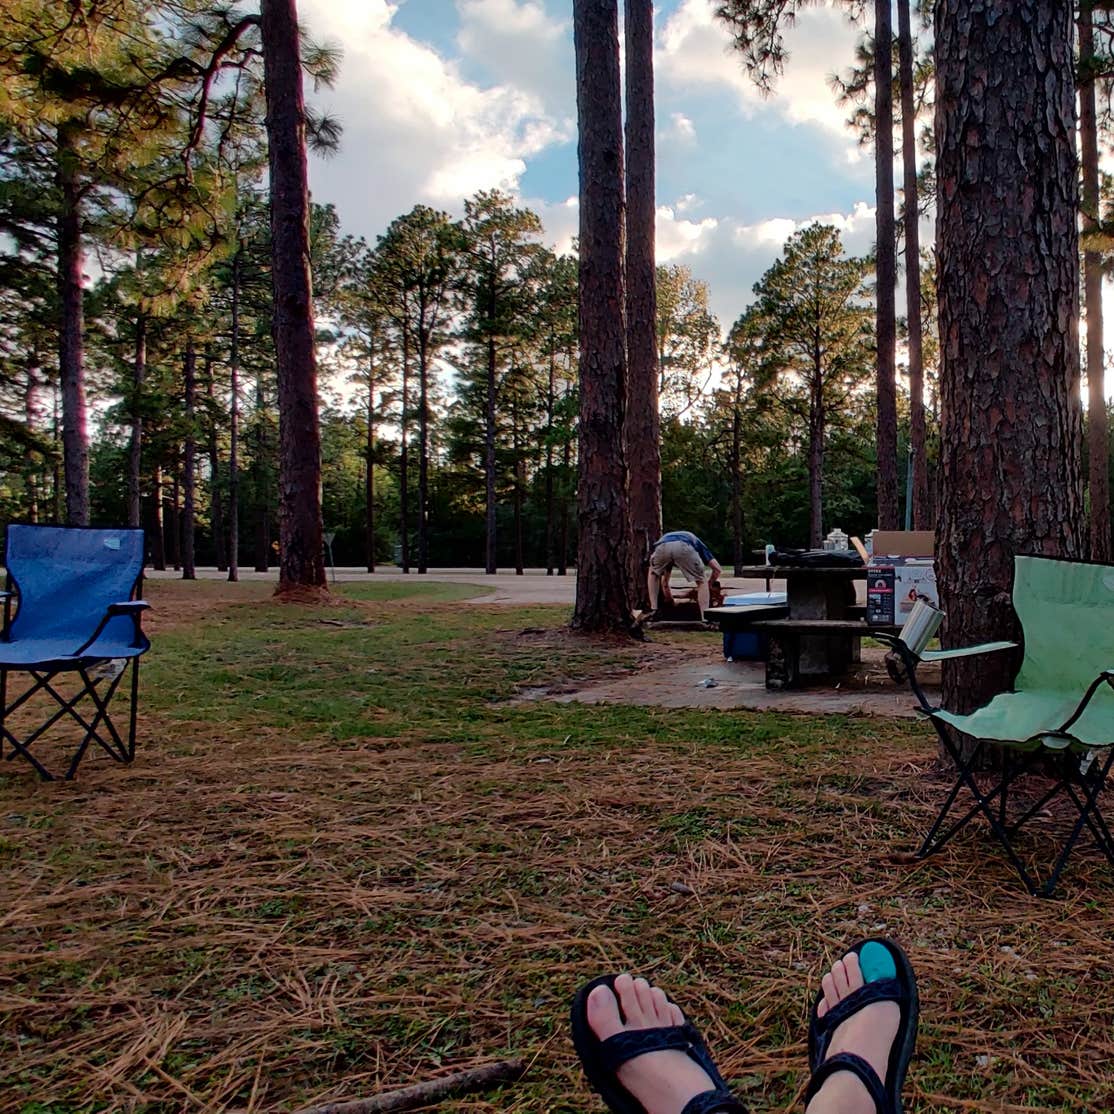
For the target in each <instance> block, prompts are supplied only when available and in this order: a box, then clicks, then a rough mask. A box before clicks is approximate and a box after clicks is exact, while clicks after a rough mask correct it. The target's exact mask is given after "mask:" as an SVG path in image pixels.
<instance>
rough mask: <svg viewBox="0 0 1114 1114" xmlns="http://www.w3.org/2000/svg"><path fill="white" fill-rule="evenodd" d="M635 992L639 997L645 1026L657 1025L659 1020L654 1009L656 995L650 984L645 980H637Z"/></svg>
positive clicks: (639, 1005)
mask: <svg viewBox="0 0 1114 1114" xmlns="http://www.w3.org/2000/svg"><path fill="white" fill-rule="evenodd" d="M634 992H635V994H636V995H637V997H638V1008H639V1010H640V1011H641V1013H642V1023H643V1024H644V1025H654V1024H656V1023H657V1018H656V1010H655V1008H654V995H653V991H652V990H651V988H650V984H649V983H648V982H647V981H646V980H645V979H641V978H639V979H635V980H634Z"/></svg>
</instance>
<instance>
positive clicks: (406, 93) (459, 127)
mask: <svg viewBox="0 0 1114 1114" xmlns="http://www.w3.org/2000/svg"><path fill="white" fill-rule="evenodd" d="M302 7H303V18H304V19H305V22H306V24H307V26H308V27H309V28H310V30H311V31H312V33H313V34H314V35H315V37H317V38H320V39H325V40H333V41H338V42H341V43H343V44H344V59H343V62H342V64H341V71H340V78H339V81H338V83H337V87H336V88H335V89H334V90H332V91H325V92H323V93H321V94H320V95H318V96H316V97H315V98H314V99H315V100H316V102H317V103H318V104H319V105H320V106H321V107H323V108H325V109H327V110H329V111H331V112H332V113H334V114H335V115H337V116H338V117H340V119H341V121H342V123H343V125H344V135H343V137H342V140H341V150H340V152H339V154H338V155H336V156H335V157H334V158H333V159H331V160H328V161H322V160H318V159H314V160H313V161H312V164H311V169H310V185H311V188H312V189H313V191H314V194H315V196H316V197H318V198H319V199H321V200H328V201H331V202H333V203H334V204H336V205H337V207H338V209H339V210H340V212H341V214H342V219H343V220H344V223H345V226H346V228H349V229H350V230H351V231H353V232H356V233H359V234H362V235H364V236H366V237H368V238H369V239H373V238H374V236H375V234H376V233H378V232H380V231H382V229H383V228H384V227H385V226H386V224H387V223H388V222H389V221H390V220H392V219H393V218H394V217H396V216H398V215H399V214H400V213H403V212H406V211H407V210H409V209H410V208H411V207H412V206H413V205H415V204H417V203H419V202H421V203H425V204H430V205H435V206H438V207H444V208H452V209H459V207H460V205H461V201H462V199H463V198H464V197H466V196H468V195H470V194H472V193H475V192H476V190H478V189H493V188H501V189H505V190H511V191H513V190H516V189H517V187H518V183H519V180H520V179H521V176H522V174H523V172H524V171H525V169H526V160H527V159H529V158H530V157H531V156H533V155H536V154H538V153H539V152H540V151H543V150H544V149H545V148H546V147H548V146H549V145H551V144H554V143H559V142H564V141H566V140H567V139H568V137H569V134H570V131H569V129H570V127H571V122H570V121H568V120H565V119H562V118H560V117H558V116H555V115H553V114H551V113H547V112H546V111H545V109H544V107H543V104H542V101H541V99H540V97H539V95H537V92H536V91H532V90H531V89H529V88H524V87H519V86H517V85H516V84H512V83H509V82H508V83H501V84H494V85H490V86H487V87H481V86H480V85H478V84H476V83H475V82H472V81H469V80H467V79H466V78H465V77H464V76H463V75H462V73H461V70H460V67H459V65H458V64H457V63H456V62H455V61H452V60H449V59H446V58H444V57H442V56H441V55H440V54H438V52H437V51H436V50H435V49H434V48H433V47H432V46H429V45H427V44H425V43H422V42H419V41H416V40H415V39H413V38H411V37H410V36H409V35H407V34H405V33H404V32H403V31H401V30H400V29H398V28H397V27H395V26H394V25H393V22H392V20H393V17H394V15H395V13H396V11H397V10H398V5H397V4H389V3H386V2H385V0H303V5H302ZM462 7H463V9H464V12H465V13H466V14H467V16H468V18H467V19H466V20H465V27H466V28H467V27H473V28H475V27H477V26H478V23H477V21H480V22H482V21H483V20H485V19H492V18H495V17H505V18H507V19H508V20H509V24H510V26H509V30H508V34H512V33H514V34H518V35H519V36H520V38H519V46H520V48H521V49H520V54H522V53H524V52H525V45H524V43H525V40H524V39H522V37H521V36H523V35H528V34H530V33H533V34H534V36H535V37H534V40H533V41H534V45H535V48H536V49H539V50H540V49H541V47H542V46H544V44H545V43H546V42H548V41H549V38H550V37H552V35H554V34H555V33H557V32H559V31H560V28H559V27H558V26H557V25H555V24H551V23H547V22H546V21H545V20H544V12H542V11H541V9H539V8H538V7H537V5H536V4H532V3H524V4H519V3H516V2H515V0H462ZM469 20H471V22H469ZM555 28H556V31H555Z"/></svg>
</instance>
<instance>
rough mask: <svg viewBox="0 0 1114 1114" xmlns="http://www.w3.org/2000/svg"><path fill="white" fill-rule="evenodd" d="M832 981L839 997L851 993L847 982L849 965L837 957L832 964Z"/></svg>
mask: <svg viewBox="0 0 1114 1114" xmlns="http://www.w3.org/2000/svg"><path fill="white" fill-rule="evenodd" d="M832 983H833V985H834V986H835V991H836V993H837V994H838V995H839V997H840V998H841V999H842V998H846V997H847V995H848V994H850V990H849V989H848V984H847V967H846V966H845V964H844V962H843V960H842V959H837V960H836V961H835V963H833V964H832Z"/></svg>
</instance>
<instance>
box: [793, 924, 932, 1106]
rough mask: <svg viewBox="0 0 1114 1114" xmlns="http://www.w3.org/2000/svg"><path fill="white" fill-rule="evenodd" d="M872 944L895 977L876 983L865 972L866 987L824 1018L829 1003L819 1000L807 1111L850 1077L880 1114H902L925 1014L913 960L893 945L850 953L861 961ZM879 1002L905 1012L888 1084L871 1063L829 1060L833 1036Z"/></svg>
mask: <svg viewBox="0 0 1114 1114" xmlns="http://www.w3.org/2000/svg"><path fill="white" fill-rule="evenodd" d="M868 944H875V945H878V946H881V947H883V948H885V949H886V951H887V952H888V953H889V958H890V960H891V961H892V964H893V974H892V975H889V974H886V973H883V974H882V975H881V977H875V978H871V977H870V976H869V973H868V972H867V971H865V970H864V971H863V977H864V978H865V979H867V982H866V983H865V985H863V986H862V987H860V988H859V989H858V990H856V991H855V992H854V993H853V994H849V995H848V996H847V997H846V998H844V999H843V1001H842V1002H840V1003H839V1004H838V1005H837V1006H835V1007H833V1008H832V1009H830V1010H828V1012H827V1013H826V1014H824V1016H823V1017H818V1016H817V1013H816V1009H817V1007H818V1006H819V1005H820V1003H821V1002H822V1001H823V1000H824V992H823V991H820V992H819V993H818V994H817V996H816V999H815V1001H814V1002H813V1004H812V1013H811V1015H810V1017H809V1024H808V1064H809V1067H810V1068H811V1069H812V1079H811V1080H810V1081H809V1085H808V1090H807V1091H806V1092H805V1105H806V1106H807V1105H808V1103H809V1102H810V1101H811V1100H812V1098H813V1096H814V1095H815V1094H816V1092H817V1091H819V1090H820V1088H821V1087H822V1086H823V1085H824V1083H825V1082H826V1081H827V1080H828V1079H829V1078H830V1077H831V1076H833V1075H835V1074H836V1073H837V1072H841V1071H847V1072H850V1073H851V1074H852V1075H854V1076H856V1077H857V1078H858V1079H859V1080H860V1081H861V1082H862V1084H863V1086H864V1087H865V1088H866V1089H867V1091H868V1092H869V1093H870V1097H871V1098H872V1099H873V1100H874V1107H875V1109H876V1110H877V1111H878V1114H901V1110H902V1106H901V1088H902V1086H903V1085H904V1083H905V1074H906V1072H907V1071H908V1070H909V1061H910V1060H911V1059H912V1058H913V1048H914V1047H915V1045H916V1043H917V1017H918V1013H919V1008H920V1007H919V1004H918V999H917V980H916V977H915V976H914V974H913V968H912V966H910V963H909V959H908V957H907V956H906V954H905V953H904V952H903V951H902V950H901V948H900V947H899V946H898V945H897V944H895V943H894V942H893V941H892V940H885V939H873V940H862V941H860V942H859V943H858V944H856V945H854V947H851V948H848V949H847V950H848V951H849V952H854V953H855V954H856V955H860V956H861V954H862V951H863V948H865V947H866V946H867V945H868ZM844 954H845V955H846V954H847V953H846V952H845V953H844ZM860 962H861V960H860ZM866 966H870V964H869V963H868V964H866ZM874 1002H896V1003H897V1005H898V1008H899V1009H900V1010H901V1022H900V1024H899V1025H898V1027H897V1035H896V1036H895V1037H894V1042H893V1045H892V1046H891V1048H890V1059H889V1063H888V1064H887V1066H886V1078H885V1081H883V1080H881V1079H879V1078H878V1073H877V1072H876V1071H875V1070H874V1068H873V1067H871V1066H870V1064H869V1063H868V1062H867V1061H866V1060H864V1059H863V1058H862V1057H861V1056H856V1055H855V1054H854V1053H853V1052H839V1053H836V1055H834V1056H831V1057H827V1051H828V1044H829V1043H830V1041H831V1038H832V1033H834V1032H835V1030H836V1029H837V1028H839V1026H840V1025H841V1024H843V1022H844V1021H846V1020H847V1019H848V1018H849V1017H851V1015H852V1014H856V1013H858V1012H859V1010H861V1009H864V1008H865V1007H867V1006H869V1005H872V1004H873V1003H874Z"/></svg>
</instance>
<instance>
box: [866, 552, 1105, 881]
mask: <svg viewBox="0 0 1114 1114" xmlns="http://www.w3.org/2000/svg"><path fill="white" fill-rule="evenodd" d="M1013 606H1014V610H1015V611H1016V612H1017V617H1018V619H1019V620H1020V621H1021V627H1022V631H1023V634H1024V643H1025V652H1024V660H1023V661H1022V664H1021V669H1020V670H1019V672H1018V674H1017V677H1016V679H1015V681H1014V688H1013V690H1012V691H1011V692H1005V693H1001V694H999V695H998V696H995V697H994V698H993V699H992V700H991V701H990V703H989V704H986V705H984V706H983V707H981V708H978V709H976V710H975V711H973V712H970V713H969V714H966V715H961V714H958V713H955V712H948V711H946V710H945V709H943V708H934V707H932V705H931V704H930V703H929V701H928V700H927V698H926V697H925V694H924V691H923V690H922V689H921V687H920V685H919V684H918V683H917V677H916V669H917V665H918V664H919V663H920V662H922V661H945V660H947V659H949V658H956V657H961V656H967V655H971V654H982V653H989V652H991V651H995V650H1004V649H1009V648H1012V647H1013V646H1015V645H1016V644H1015V643H1012V642H990V643H985V644H983V645H981V646H970V647H966V648H963V649H956V650H938V651H926V650H924V649H923V648H921V647H916V646H910V645H909V644H907V642H906V641H905V640H903V638H902V634H904V633H905V631H904V629H903V631H902V634H899V635H897V636H892V635H891V636H883V635H881V634H876V635H875V637H876V638H879V639H880V640H882V641H885V642H887V643H889V644H890V645H891V646H892V647H893V652H894V653H896V654H897V655H898V657H899V658H900V660H901V663H902V666H903V670H904V671H905V672H907V673H908V675H909V679H910V682H911V684H912V686H913V691H914V692H915V694H916V697H917V700H918V702H919V703H920V707H921V710H922V711H923V712H924V713H925V714H926V715H927V716H928V717H929V719H931V721H932V724H933V726H934V727H935V728H936V731H937V733H938V734H939V736H940V740H941V742H942V743H943V744H944V747H945V749H946V750H947V752H948V753H949V754H950V755H951V757H952V759H953V760H954V762H955V766H956V781H955V785H954V786H953V787H952V789H951V791H950V792H949V793H948V795H947V797H946V798H945V800H944V804H943V807H942V808H941V810H940V813H939V815H938V816H937V817H936V820H935V822H934V823H933V825H932V827H931V828H930V829H929V831H928V834H927V835H926V836H925V839H924V843H923V844H922V845H921V848H920V850H919V852H918V855H919V856H921V857H924V856H927V855H932V854H934V853H935V852H936V851H939V850H940V848H942V847H943V846H944V845H945V844H947V843H948V841H949V840H950V839H951V838H952V837H953V836H954V835H955V834H956V833H957V832H959V831H960V830H961V829H962V828H963V827H964V826H965V825H966V824H967V823H968V821H970V820H971V819H973V818H974V817H976V816H979V815H982V816H984V817H985V818H986V820H987V822H988V823H989V824H990V828H991V831H992V832H993V833H994V835H995V836H996V837H997V839H998V840H999V842H1000V843H1001V844H1002V846H1003V847H1004V848H1005V851H1006V855H1007V856H1008V857H1009V860H1010V862H1011V863H1012V864H1013V866H1014V869H1016V871H1017V873H1018V875H1019V876H1020V877H1021V880H1022V882H1024V883H1025V887H1026V889H1028V891H1029V893H1031V894H1033V895H1034V896H1039V897H1047V896H1048V895H1049V894H1051V892H1052V890H1053V889H1054V888H1055V886H1056V883H1057V881H1058V880H1059V877H1060V872H1061V871H1062V870H1063V869H1064V866H1065V864H1066V863H1067V861H1068V857H1069V856H1070V855H1071V852H1072V849H1073V848H1074V847H1075V845H1076V844H1077V842H1078V841H1079V838H1080V836H1081V835H1082V834H1083V832H1084V829H1086V831H1087V832H1088V833H1089V834H1090V836H1091V837H1092V838H1093V840H1094V842H1095V844H1096V845H1097V846H1098V848H1099V850H1101V851H1102V852H1103V854H1104V855H1105V856H1106V858H1107V860H1108V861H1109V862H1110V863H1111V865H1112V866H1114V840H1112V839H1111V835H1110V830H1109V828H1108V827H1107V825H1106V821H1105V820H1104V819H1103V816H1102V812H1101V808H1100V804H1101V802H1100V795H1101V793H1102V790H1103V788H1104V787H1105V785H1106V779H1107V775H1108V774H1109V772H1110V768H1111V762H1112V760H1114V566H1109V565H1093V564H1086V563H1083V562H1075V561H1056V560H1051V559H1048V558H1043V557H1017V558H1015V559H1014V584H1013ZM941 617H942V616H941ZM911 618H912V617H911ZM926 641H927V640H926ZM922 647H923V643H922ZM959 736H967V737H969V738H970V739H971V740H973V741H974V743H975V746H974V747H973V749H972V750H971V752H970V754H969V755H968V756H967V757H966V758H964V757H963V756H962V751H961V748H960V746H959ZM991 747H998V748H1000V749H1001V762H1000V763H999V767H1000V768H997V769H996V770H995V771H994V773H993V775H992V776H991V779H990V782H991V783H990V784H988V787H987V788H986V789H983V788H981V787H980V785H979V782H978V781H977V780H976V778H975V774H974V771H975V770H976V769H978V768H979V767H980V765H982V764H983V762H982V760H983V759H984V757H985V755H986V752H987V748H991ZM1027 774H1035V775H1038V776H1039V777H1043V778H1045V779H1047V780H1046V781H1044V782H1042V783H1040V788H1039V797H1038V799H1037V800H1036V801H1032V800H1026V799H1024V798H1021V799H1020V800H1018V799H1016V798H1018V797H1020V796H1021V795H1020V794H1015V793H1014V792H1013V790H1014V788H1015V786H1016V785H1017V783H1018V782H1019V779H1021V778H1022V777H1023V776H1024V775H1027ZM984 780H986V779H985V778H984ZM964 789H966V790H968V791H969V792H970V794H971V796H972V797H973V798H974V804H973V805H970V806H969V807H968V808H967V810H966V811H965V812H962V813H961V814H960V815H958V816H952V818H951V822H950V823H949V824H948V826H947V827H945V822H946V821H947V820H948V819H949V816H951V814H952V809H953V806H955V805H956V801H957V799H958V798H959V796H960V794H961V791H962V790H964ZM1058 796H1062V797H1063V798H1064V799H1065V800H1066V801H1068V802H1069V803H1070V805H1071V806H1072V807H1073V808H1074V812H1073V813H1069V814H1070V815H1072V816H1074V821H1073V824H1072V827H1071V830H1070V832H1069V833H1068V835H1067V837H1066V839H1065V840H1064V842H1063V844H1062V846H1061V848H1060V850H1059V854H1058V855H1057V856H1056V858H1055V861H1054V863H1053V865H1052V869H1051V872H1050V873H1049V874H1048V876H1047V877H1046V879H1045V880H1044V882H1043V883H1039V884H1038V880H1037V879H1036V878H1035V877H1034V875H1033V873H1031V872H1030V870H1029V869H1028V868H1027V867H1026V866H1025V864H1024V863H1023V862H1022V860H1021V858H1020V856H1019V855H1018V852H1017V849H1016V847H1015V845H1014V837H1015V836H1016V835H1017V833H1018V832H1019V831H1020V830H1021V828H1022V827H1023V826H1024V825H1025V824H1027V823H1028V822H1029V821H1030V820H1033V819H1034V818H1038V817H1043V816H1046V815H1047V812H1048V809H1047V806H1048V805H1049V804H1050V802H1051V801H1052V800H1053V799H1054V798H1056V797H1058ZM1011 806H1012V810H1011ZM956 812H957V813H959V812H960V809H959V808H957V809H956Z"/></svg>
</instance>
